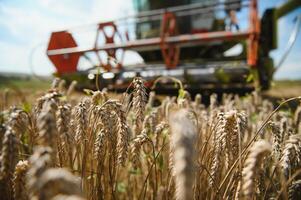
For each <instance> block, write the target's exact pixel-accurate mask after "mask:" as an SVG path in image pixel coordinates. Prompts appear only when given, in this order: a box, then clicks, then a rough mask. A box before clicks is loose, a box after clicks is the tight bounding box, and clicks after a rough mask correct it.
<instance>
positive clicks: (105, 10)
mask: <svg viewBox="0 0 301 200" xmlns="http://www.w3.org/2000/svg"><path fill="white" fill-rule="evenodd" d="M21 5H22V4H21ZM46 11H47V12H46ZM130 12H132V8H131V4H130V3H129V2H128V1H123V0H112V1H111V2H110V3H108V1H106V0H100V1H99V0H92V1H89V3H88V2H87V1H85V0H81V1H76V2H75V1H74V0H61V1H55V0H37V1H36V2H35V4H34V5H33V6H32V7H31V9H27V8H23V7H13V6H11V5H9V4H3V5H1V13H0V15H1V17H0V26H2V27H4V28H5V29H6V30H7V31H8V32H9V33H11V38H12V39H11V40H12V41H7V40H6V41H4V40H3V39H1V38H0V60H1V63H0V71H15V72H26V73H30V66H29V64H28V63H29V55H30V52H31V50H32V49H33V48H35V47H36V46H37V45H39V44H40V43H43V44H44V45H42V47H39V48H37V49H36V51H35V54H34V56H33V59H34V60H33V61H34V64H35V65H36V66H41V67H39V68H37V69H35V72H36V73H39V74H49V73H51V72H52V71H53V67H52V66H51V64H50V63H49V61H48V59H47V57H46V53H45V49H46V46H47V43H48V39H49V35H50V33H51V32H52V31H56V30H62V29H66V28H69V27H73V26H76V25H80V24H91V23H94V22H95V23H96V22H100V21H106V20H109V19H115V18H119V17H121V16H123V15H125V14H129V13H130ZM94 37H95V32H91V31H90V33H88V34H86V33H83V34H81V35H79V36H77V39H80V40H81V43H91V42H92V41H93V39H94ZM14 38H17V39H18V41H19V42H18V43H17V44H16V42H15V41H13V40H14Z"/></svg>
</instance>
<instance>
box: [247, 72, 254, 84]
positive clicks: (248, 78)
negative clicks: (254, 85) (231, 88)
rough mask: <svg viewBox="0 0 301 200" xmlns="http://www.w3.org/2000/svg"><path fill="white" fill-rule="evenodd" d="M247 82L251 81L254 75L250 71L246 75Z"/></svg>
mask: <svg viewBox="0 0 301 200" xmlns="http://www.w3.org/2000/svg"><path fill="white" fill-rule="evenodd" d="M246 81H247V83H251V82H252V81H254V75H253V74H252V73H250V74H249V75H248V77H247V80H246Z"/></svg>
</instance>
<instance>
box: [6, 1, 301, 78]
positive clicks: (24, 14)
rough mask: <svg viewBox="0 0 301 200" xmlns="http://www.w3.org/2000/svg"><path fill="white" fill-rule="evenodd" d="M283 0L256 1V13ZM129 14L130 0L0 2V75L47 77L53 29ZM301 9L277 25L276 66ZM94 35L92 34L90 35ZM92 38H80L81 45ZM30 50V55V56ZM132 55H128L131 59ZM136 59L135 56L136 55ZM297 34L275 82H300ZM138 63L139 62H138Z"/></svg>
mask: <svg viewBox="0 0 301 200" xmlns="http://www.w3.org/2000/svg"><path fill="white" fill-rule="evenodd" d="M285 1H286V0H259V8H260V14H262V13H263V11H264V10H265V9H266V8H268V7H273V6H277V5H280V4H281V3H283V2H285ZM131 13H133V6H132V3H131V0H110V1H108V0H60V1H57V0H0V72H22V73H31V69H30V64H29V58H30V57H32V62H33V66H34V69H33V70H34V72H35V73H37V74H41V75H48V74H51V73H52V72H54V71H55V69H54V67H53V66H52V65H51V63H50V62H49V60H48V58H47V57H46V54H45V49H46V46H47V42H48V39H49V35H50V33H51V32H52V31H54V30H60V29H65V28H69V27H73V26H77V25H81V24H91V23H96V22H99V21H106V20H110V19H114V18H118V17H121V16H126V15H128V14H131ZM298 14H301V9H300V8H299V9H297V10H295V12H293V13H291V14H289V15H287V16H286V17H284V18H282V19H281V20H280V21H279V22H278V25H279V33H278V34H279V43H278V49H277V50H275V51H273V52H272V54H271V55H272V56H273V57H274V59H275V63H276V64H277V63H278V61H279V59H280V57H281V55H282V54H283V52H284V49H285V47H286V43H287V41H288V38H289V36H290V32H291V30H292V29H293V19H294V17H295V16H297V15H298ZM94 34H95V33H94ZM93 39H94V38H93V36H92V37H90V36H81V40H82V41H81V42H82V43H89V42H92V40H93ZM32 49H35V50H34V53H33V54H31V53H32ZM134 57H135V55H130V56H129V58H131V59H133V58H134ZM136 57H137V56H136ZM300 57H301V34H299V35H298V39H297V41H296V44H295V45H294V47H293V49H292V52H291V54H290V55H289V56H288V58H287V60H286V61H285V63H284V66H283V67H282V68H281V69H280V70H279V71H277V73H276V74H275V78H276V79H301V64H300V63H301V60H300ZM138 60H139V59H138Z"/></svg>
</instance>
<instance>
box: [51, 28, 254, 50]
mask: <svg viewBox="0 0 301 200" xmlns="http://www.w3.org/2000/svg"><path fill="white" fill-rule="evenodd" d="M251 34H253V32H250V31H246V32H235V33H234V32H230V31H217V32H209V33H197V34H184V35H177V36H170V37H166V38H165V42H166V43H171V44H185V43H193V45H198V44H200V43H208V42H212V41H224V40H227V41H230V40H239V39H247V38H249V37H250V35H251ZM160 43H161V38H160V37H157V38H150V39H141V40H135V41H128V42H125V43H123V44H105V45H103V46H100V47H96V48H79V47H74V48H63V49H54V50H48V51H47V55H48V56H51V55H63V54H74V53H86V52H93V51H106V50H109V49H114V50H116V49H124V50H130V49H132V50H134V49H138V48H147V47H157V48H159V45H160Z"/></svg>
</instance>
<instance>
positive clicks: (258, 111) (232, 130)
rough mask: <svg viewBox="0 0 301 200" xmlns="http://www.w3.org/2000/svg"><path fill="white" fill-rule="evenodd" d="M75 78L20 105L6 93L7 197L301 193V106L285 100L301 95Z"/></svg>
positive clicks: (1, 172) (2, 122) (0, 161)
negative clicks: (97, 87)
mask: <svg viewBox="0 0 301 200" xmlns="http://www.w3.org/2000/svg"><path fill="white" fill-rule="evenodd" d="M74 84H75V83H74ZM74 84H71V87H69V88H67V89H66V88H65V87H64V82H63V81H62V80H59V79H55V80H54V81H53V83H52V85H51V87H50V88H49V89H45V91H44V92H43V94H37V95H39V97H37V98H36V99H32V98H31V99H26V102H24V101H22V100H21V101H18V102H15V103H14V104H15V105H14V106H11V105H12V103H9V102H6V101H8V98H11V97H9V95H10V94H9V93H8V94H6V93H5V92H4V93H2V96H3V98H1V100H0V101H1V102H0V104H1V105H2V107H1V109H2V110H1V115H0V141H1V142H0V149H1V157H0V197H1V199H3V200H6V199H7V200H11V199H16V200H17V199H22V200H23V199H24V200H27V199H34V200H36V199H41V200H48V199H52V200H60V199H66V200H67V199H68V200H71V199H72V200H79V199H81V200H83V199H91V200H92V199H93V200H94V199H114V200H115V199H179V200H189V199H301V194H300V191H301V175H300V173H301V167H300V166H301V106H300V105H299V106H298V107H297V109H296V110H292V109H287V108H286V107H285V105H286V103H289V102H292V101H294V102H299V101H300V99H301V97H295V98H291V99H288V100H286V101H283V102H282V103H280V104H279V106H278V107H274V105H273V104H272V103H271V102H270V101H268V100H266V99H263V98H262V97H261V96H260V95H259V94H258V93H257V92H253V93H252V94H250V95H248V96H246V97H239V96H237V95H232V94H228V95H223V97H222V100H221V101H218V99H217V95H216V94H212V95H211V96H210V105H208V106H207V105H204V104H202V96H201V95H200V94H198V95H196V96H195V97H194V99H192V97H191V95H190V94H189V93H188V92H187V91H185V90H183V88H180V90H179V95H178V96H177V97H168V96H167V97H162V96H160V97H158V96H157V95H156V94H155V92H153V91H151V92H150V93H148V92H147V91H146V88H145V87H144V81H143V80H142V79H141V78H135V79H134V80H133V82H132V84H131V88H132V90H131V92H129V93H124V94H122V95H112V94H109V93H108V92H107V91H106V90H103V91H89V92H88V93H89V94H87V95H84V94H82V95H78V94H76V95H75V94H74ZM23 87H24V86H23ZM5 95H8V96H7V97H6V96H5ZM158 101H160V104H158V103H157V102H158Z"/></svg>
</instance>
